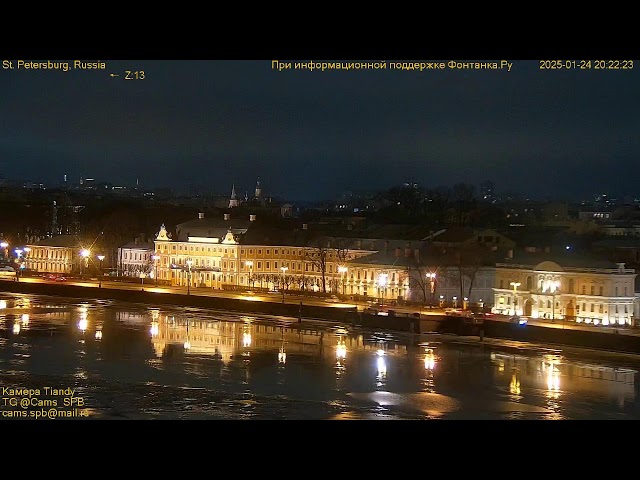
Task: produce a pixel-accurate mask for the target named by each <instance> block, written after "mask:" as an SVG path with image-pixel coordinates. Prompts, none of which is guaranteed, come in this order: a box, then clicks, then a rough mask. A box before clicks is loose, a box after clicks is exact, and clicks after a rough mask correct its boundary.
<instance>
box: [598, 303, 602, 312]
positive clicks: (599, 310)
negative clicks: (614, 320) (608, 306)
mask: <svg viewBox="0 0 640 480" xmlns="http://www.w3.org/2000/svg"><path fill="white" fill-rule="evenodd" d="M598 313H602V304H599V305H598Z"/></svg>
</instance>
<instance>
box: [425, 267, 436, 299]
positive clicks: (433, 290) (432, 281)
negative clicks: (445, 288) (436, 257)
mask: <svg viewBox="0 0 640 480" xmlns="http://www.w3.org/2000/svg"><path fill="white" fill-rule="evenodd" d="M427 278H428V279H429V286H430V287H431V303H435V301H434V299H435V293H436V274H435V272H428V273H427Z"/></svg>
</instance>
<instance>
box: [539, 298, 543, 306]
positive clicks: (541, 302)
mask: <svg viewBox="0 0 640 480" xmlns="http://www.w3.org/2000/svg"><path fill="white" fill-rule="evenodd" d="M539 305H540V307H539V308H544V302H543V301H542V300H540V304H539Z"/></svg>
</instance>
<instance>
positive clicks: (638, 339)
mask: <svg viewBox="0 0 640 480" xmlns="http://www.w3.org/2000/svg"><path fill="white" fill-rule="evenodd" d="M0 292H10V293H27V294H35V295H55V296H63V297H70V298H78V299H90V298H91V299H93V298H97V299H104V300H119V301H124V302H134V303H146V304H150V305H158V306H160V305H171V306H189V307H197V308H205V309H217V310H228V311H233V312H241V313H250V314H251V313H253V314H265V315H281V316H287V317H293V318H301V319H302V320H304V319H305V318H312V319H317V320H327V321H330V322H339V323H345V324H351V325H354V326H360V327H363V328H374V329H380V330H390V331H397V332H411V333H428V332H433V333H446V334H454V335H465V336H478V337H489V338H503V339H509V340H518V341H523V342H531V343H544V344H555V345H567V346H575V347H588V348H596V349H600V350H609V351H616V352H626V353H639V354H640V335H626V334H624V331H622V330H621V331H620V333H618V334H616V333H610V332H605V331H586V330H574V329H562V328H548V327H542V326H534V325H518V324H513V323H506V322H501V321H498V320H486V319H485V321H484V323H483V324H482V325H473V324H471V323H469V320H468V319H465V318H460V317H453V316H444V315H443V316H433V317H430V318H431V319H430V320H424V319H423V320H418V319H417V318H413V317H406V316H389V317H386V316H380V315H370V314H366V313H358V312H357V311H356V309H355V308H338V307H333V306H316V305H305V304H302V305H300V304H292V303H280V302H264V301H262V302H259V301H250V300H243V299H235V298H226V297H214V296H204V295H202V296H201V295H184V294H178V293H158V292H149V291H142V290H139V291H136V290H125V289H113V288H97V287H81V286H77V285H67V284H44V283H28V282H0Z"/></svg>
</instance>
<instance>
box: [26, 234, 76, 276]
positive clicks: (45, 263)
mask: <svg viewBox="0 0 640 480" xmlns="http://www.w3.org/2000/svg"><path fill="white" fill-rule="evenodd" d="M24 250H26V251H23V253H22V256H23V258H24V262H25V268H28V269H30V270H33V271H36V272H47V273H72V272H75V271H78V270H79V268H80V262H81V261H83V258H82V257H81V255H80V251H81V250H82V247H81V246H80V245H79V243H78V239H77V238H76V237H75V236H74V235H57V236H55V237H51V238H44V239H42V240H39V241H38V242H36V243H33V244H29V245H27V246H26V248H25V249H24Z"/></svg>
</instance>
